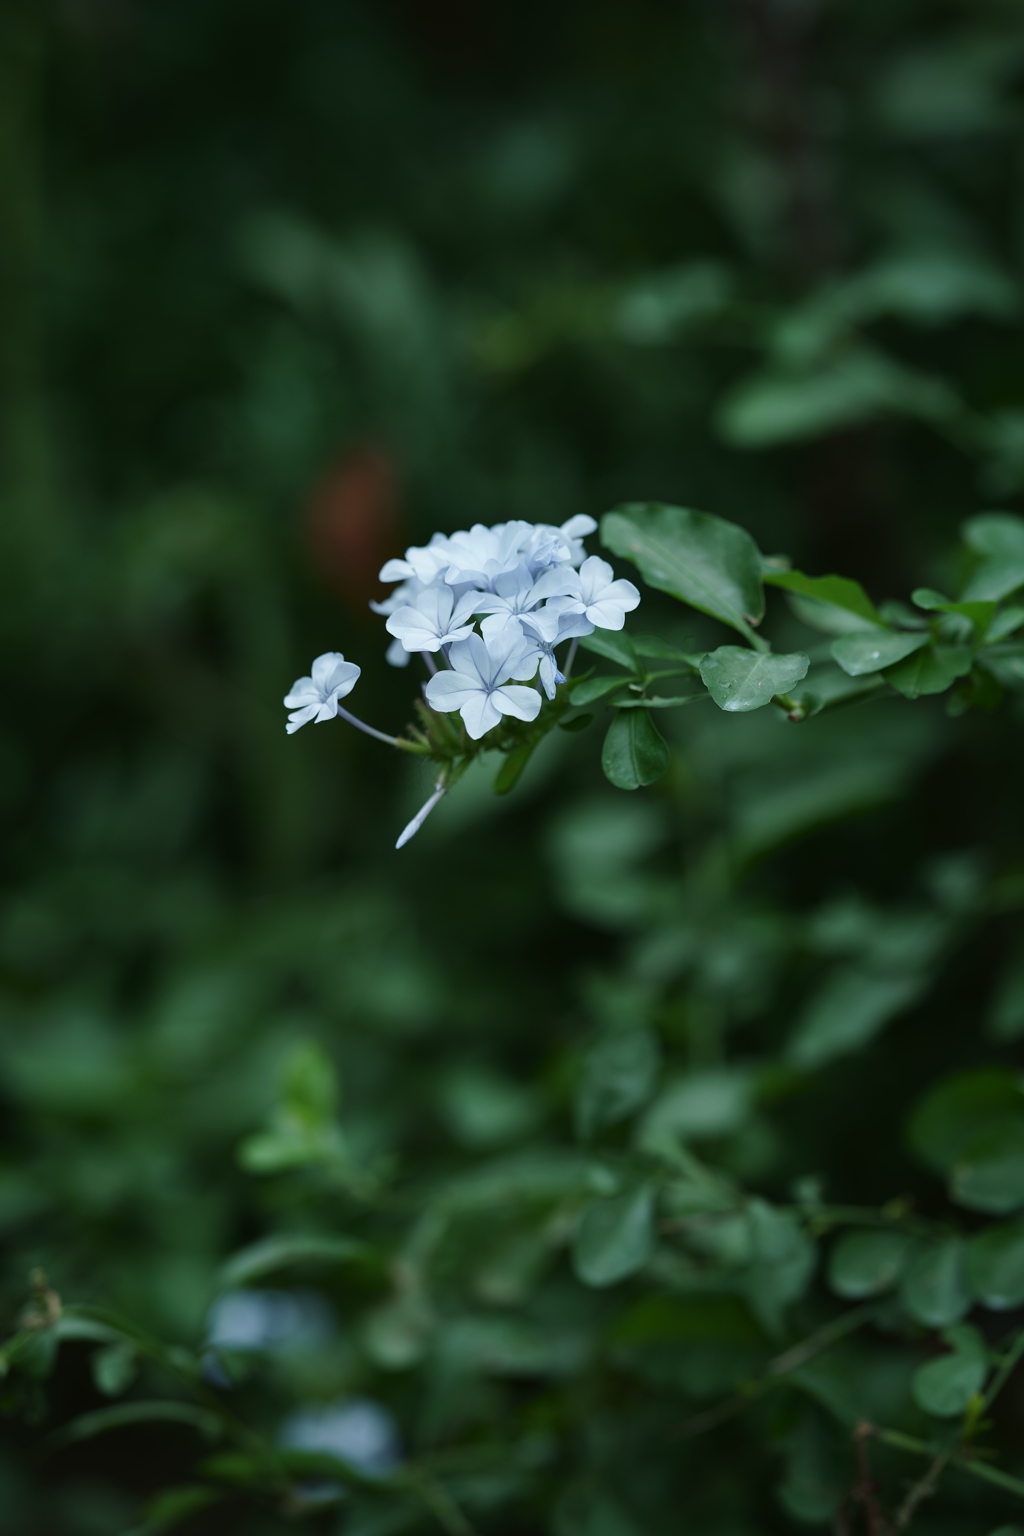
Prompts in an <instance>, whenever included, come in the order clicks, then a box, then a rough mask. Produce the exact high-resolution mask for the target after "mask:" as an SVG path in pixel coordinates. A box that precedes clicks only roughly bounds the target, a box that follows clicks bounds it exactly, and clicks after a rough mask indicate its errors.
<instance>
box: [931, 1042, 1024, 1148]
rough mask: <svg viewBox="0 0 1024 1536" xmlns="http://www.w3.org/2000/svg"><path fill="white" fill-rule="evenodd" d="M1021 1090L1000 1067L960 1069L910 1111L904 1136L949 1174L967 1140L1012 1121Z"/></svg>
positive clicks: (1023, 1100)
mask: <svg viewBox="0 0 1024 1536" xmlns="http://www.w3.org/2000/svg"><path fill="white" fill-rule="evenodd" d="M1022 1110H1024V1091H1022V1088H1021V1085H1020V1083H1019V1082H1018V1079H1017V1077H1016V1076H1015V1074H1014V1073H1012V1072H1008V1071H1006V1070H1005V1069H1003V1068H998V1067H982V1068H978V1069H976V1070H973V1071H970V1072H958V1073H955V1074H954V1075H953V1076H952V1077H947V1078H945V1079H944V1080H943V1081H942V1082H940V1083H938V1084H936V1086H935V1087H934V1088H932V1089H930V1090H929V1091H928V1093H927V1094H926V1095H925V1096H924V1098H923V1099H922V1100H921V1102H920V1103H919V1104H918V1105H917V1107H916V1109H915V1110H914V1112H913V1114H912V1116H911V1118H910V1122H909V1125H908V1127H907V1134H908V1138H909V1141H910V1145H911V1146H912V1148H913V1149H914V1151H915V1152H916V1153H917V1155H918V1157H920V1158H922V1159H923V1160H924V1162H926V1163H928V1164H929V1165H930V1166H931V1167H933V1168H935V1169H937V1170H938V1171H939V1172H940V1173H949V1172H951V1171H952V1169H953V1167H954V1165H955V1164H956V1163H957V1162H958V1161H959V1160H960V1158H961V1157H963V1155H964V1154H965V1152H966V1151H967V1148H968V1147H969V1146H970V1144H971V1142H972V1141H974V1140H975V1139H976V1137H978V1136H979V1135H981V1134H982V1133H983V1132H985V1131H987V1130H989V1129H990V1128H991V1127H992V1125H993V1124H994V1123H995V1122H999V1123H1006V1122H1007V1121H1010V1122H1016V1121H1017V1120H1018V1119H1019V1117H1020V1115H1021V1112H1022Z"/></svg>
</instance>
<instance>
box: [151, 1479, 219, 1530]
mask: <svg viewBox="0 0 1024 1536" xmlns="http://www.w3.org/2000/svg"><path fill="white" fill-rule="evenodd" d="M228 1496H229V1495H228V1493H227V1492H226V1490H225V1489H223V1488H210V1487H206V1486H204V1485H203V1484H201V1483H188V1484H185V1485H183V1486H182V1487H180V1488H165V1489H164V1491H163V1492H162V1493H158V1494H157V1496H156V1498H155V1499H153V1500H152V1502H151V1503H150V1504H149V1505H147V1507H146V1521H145V1524H144V1525H143V1526H141V1527H140V1529H139V1530H138V1531H136V1532H133V1533H132V1536H157V1533H158V1532H160V1531H169V1530H170V1529H171V1528H172V1527H173V1526H175V1525H177V1524H178V1523H179V1521H181V1520H187V1519H188V1517H189V1515H194V1514H195V1513H196V1512H197V1510H200V1509H209V1507H210V1506H211V1505H212V1504H221V1503H223V1501H224V1500H225V1499H226V1498H228Z"/></svg>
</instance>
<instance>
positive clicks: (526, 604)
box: [473, 565, 575, 616]
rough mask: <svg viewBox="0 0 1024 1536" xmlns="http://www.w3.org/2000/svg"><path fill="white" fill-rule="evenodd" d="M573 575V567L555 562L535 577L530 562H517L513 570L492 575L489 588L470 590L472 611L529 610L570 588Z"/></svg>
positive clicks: (504, 611)
mask: <svg viewBox="0 0 1024 1536" xmlns="http://www.w3.org/2000/svg"><path fill="white" fill-rule="evenodd" d="M574 576H575V572H574V571H567V570H566V569H564V568H562V567H559V566H554V567H551V568H549V569H548V570H546V571H544V572H543V573H542V574H541V575H540V576H536V577H535V576H534V575H533V574H532V573H531V571H530V568H529V566H526V565H517V566H516V568H515V570H514V571H504V572H502V574H501V575H500V576H495V578H494V580H493V581H492V582H491V591H490V592H482V593H474V594H473V597H474V602H475V612H477V613H508V614H512V615H513V616H517V615H519V614H524V613H529V612H530V610H531V608H537V607H538V606H539V605H540V604H541V603H542V602H544V601H545V600H546V599H547V598H549V597H554V596H556V595H558V596H564V595H565V594H567V593H570V592H572V591H573V590H574V587H573V578H574ZM567 577H568V580H566V578H567Z"/></svg>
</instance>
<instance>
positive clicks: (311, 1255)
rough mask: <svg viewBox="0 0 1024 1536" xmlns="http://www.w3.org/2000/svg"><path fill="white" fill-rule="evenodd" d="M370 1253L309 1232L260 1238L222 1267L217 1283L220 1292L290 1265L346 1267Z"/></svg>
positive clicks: (364, 1247)
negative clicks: (338, 1265)
mask: <svg viewBox="0 0 1024 1536" xmlns="http://www.w3.org/2000/svg"><path fill="white" fill-rule="evenodd" d="M373 1252H374V1250H373V1249H372V1247H370V1246H369V1245H368V1244H366V1243H360V1242H357V1241H355V1240H354V1239H353V1238H349V1237H326V1236H320V1235H319V1234H317V1233H312V1232H294V1233H282V1234H280V1235H279V1236H276V1237H264V1238H261V1239H260V1240H259V1242H256V1243H252V1244H250V1246H249V1247H248V1248H242V1249H241V1250H240V1251H239V1252H238V1253H236V1254H234V1255H233V1256H232V1257H231V1258H230V1259H228V1261H227V1263H226V1264H224V1265H223V1267H222V1268H221V1271H220V1275H219V1277H218V1278H219V1284H220V1286H221V1287H222V1288H223V1289H224V1290H233V1289H235V1287H237V1286H241V1285H249V1284H251V1282H252V1281H253V1280H261V1279H262V1278H263V1276H264V1275H272V1274H274V1273H275V1272H276V1271H277V1270H279V1269H287V1268H288V1267H289V1266H290V1265H292V1264H347V1263H349V1262H351V1261H353V1260H355V1261H360V1260H366V1259H368V1258H372V1256H373Z"/></svg>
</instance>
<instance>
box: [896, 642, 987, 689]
mask: <svg viewBox="0 0 1024 1536" xmlns="http://www.w3.org/2000/svg"><path fill="white" fill-rule="evenodd" d="M973 659H974V658H973V656H972V653H971V648H970V646H969V645H931V646H929V647H928V649H927V650H922V651H919V652H918V653H917V655H915V656H908V657H907V658H906V660H905V661H901V662H900V663H899V665H898V666H895V667H889V668H888V669H887V671H886V673H885V680H886V682H887V683H891V685H892V686H893V688H895V689H896V691H897V692H898V693H902V694H903V696H904V698H907V699H917V698H920V697H921V695H922V694H929V693H945V691H946V689H947V688H951V687H952V686H953V684H954V683H955V682H956V680H957V678H958V677H965V676H966V675H967V673H968V672H969V671H970V670H971V664H972V661H973Z"/></svg>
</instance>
